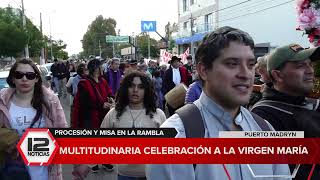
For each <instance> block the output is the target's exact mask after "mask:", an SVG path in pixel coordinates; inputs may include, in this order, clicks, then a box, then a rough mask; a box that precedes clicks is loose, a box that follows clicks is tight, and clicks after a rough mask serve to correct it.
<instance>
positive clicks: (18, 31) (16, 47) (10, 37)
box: [0, 7, 68, 58]
mask: <svg viewBox="0 0 320 180" xmlns="http://www.w3.org/2000/svg"><path fill="white" fill-rule="evenodd" d="M59 41H61V40H59ZM59 41H57V42H56V46H57V48H55V49H56V52H55V53H54V54H58V55H59V57H60V58H62V57H66V56H68V53H67V52H65V51H63V50H64V49H65V47H66V44H65V43H63V41H61V43H60V42H59ZM48 42H49V40H48V38H47V37H45V38H43V36H42V34H41V32H40V30H39V29H38V28H37V27H36V26H35V25H34V24H33V23H32V22H31V21H30V19H28V17H26V30H24V29H23V26H22V12H21V10H20V9H14V8H11V7H7V8H0V55H2V56H21V55H22V54H23V51H24V47H25V46H26V44H28V45H29V55H30V57H40V52H41V48H42V47H44V46H45V45H46V44H47V43H48ZM54 46H55V44H54V45H53V47H54Z"/></svg>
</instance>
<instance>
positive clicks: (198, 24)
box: [175, 0, 218, 55]
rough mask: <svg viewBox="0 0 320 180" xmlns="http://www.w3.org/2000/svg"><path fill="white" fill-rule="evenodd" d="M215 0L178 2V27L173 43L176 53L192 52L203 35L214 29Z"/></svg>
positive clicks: (184, 0)
mask: <svg viewBox="0 0 320 180" xmlns="http://www.w3.org/2000/svg"><path fill="white" fill-rule="evenodd" d="M217 7H218V6H217V3H216V0H178V13H179V14H178V27H179V31H178V33H176V37H175V42H176V44H177V46H178V53H179V54H181V53H183V52H184V51H185V50H186V49H187V48H190V52H191V54H192V55H194V52H195V50H196V48H197V46H198V45H199V44H198V43H199V42H200V41H201V40H202V38H203V37H204V35H205V34H207V33H208V32H210V31H212V30H213V28H214V18H215V17H214V15H215V14H214V12H215V11H216V10H217Z"/></svg>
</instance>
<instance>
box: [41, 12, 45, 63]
mask: <svg viewBox="0 0 320 180" xmlns="http://www.w3.org/2000/svg"><path fill="white" fill-rule="evenodd" d="M40 32H41V37H42V39H43V33H42V14H41V13H40ZM42 42H44V41H43V40H42ZM42 64H45V57H44V48H43V47H42V48H41V57H40V65H42Z"/></svg>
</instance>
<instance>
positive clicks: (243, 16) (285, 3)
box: [219, 0, 294, 22]
mask: <svg viewBox="0 0 320 180" xmlns="http://www.w3.org/2000/svg"><path fill="white" fill-rule="evenodd" d="M292 1H294V0H291V1H287V2H284V3H280V4H277V5H274V6H271V7H268V8H264V9H261V10H258V11H255V12H252V13H247V14H243V15H240V16H236V17H232V18H228V19H223V20H221V21H219V22H224V21H230V20H233V19H237V18H240V17H244V16H248V15H252V14H256V13H259V12H263V11H266V10H268V9H273V8H276V7H279V6H282V5H285V4H288V3H290V2H292Z"/></svg>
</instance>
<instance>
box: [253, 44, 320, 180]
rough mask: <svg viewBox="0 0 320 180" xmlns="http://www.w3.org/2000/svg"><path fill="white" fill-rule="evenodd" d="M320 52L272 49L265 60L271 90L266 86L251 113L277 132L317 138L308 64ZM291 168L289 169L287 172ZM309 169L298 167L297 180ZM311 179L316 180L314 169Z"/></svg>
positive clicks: (319, 171)
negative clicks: (310, 95) (300, 133)
mask: <svg viewBox="0 0 320 180" xmlns="http://www.w3.org/2000/svg"><path fill="white" fill-rule="evenodd" d="M319 59H320V49H319V47H318V48H310V49H304V48H302V47H301V46H300V45H298V44H290V45H286V46H282V47H279V48H277V49H275V50H274V51H273V52H271V54H270V55H269V56H268V58H267V70H268V72H269V74H270V78H271V81H272V83H273V87H266V88H265V90H264V91H263V93H262V99H261V100H260V101H259V102H257V103H256V104H255V105H254V106H253V107H252V109H251V110H252V112H254V113H256V114H258V115H259V116H261V117H262V118H264V119H266V120H267V121H269V122H270V123H271V124H272V125H273V127H274V128H275V130H277V131H304V137H307V138H310V137H320V121H319V119H320V108H319V99H312V98H307V97H306V96H307V95H308V94H309V93H310V92H312V88H313V86H314V80H315V79H314V69H313V67H312V62H313V61H315V60H319ZM294 167H295V165H294V166H291V170H293V169H294ZM310 170H311V166H309V165H302V166H301V167H300V169H299V171H298V174H297V179H307V177H308V175H309V172H310ZM311 179H320V168H319V167H318V166H317V167H316V169H315V172H314V173H313V176H312V178H311Z"/></svg>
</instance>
